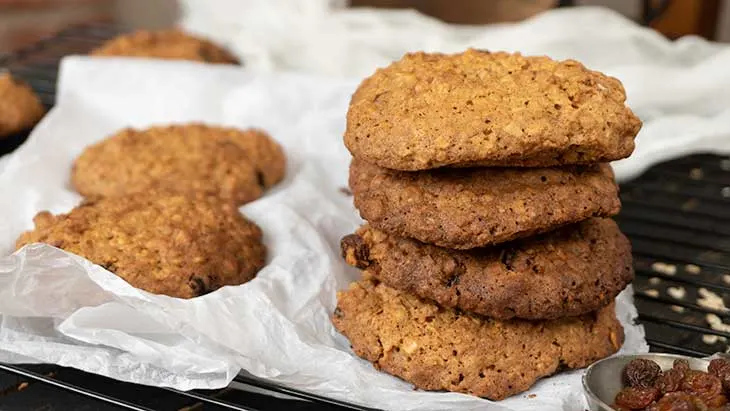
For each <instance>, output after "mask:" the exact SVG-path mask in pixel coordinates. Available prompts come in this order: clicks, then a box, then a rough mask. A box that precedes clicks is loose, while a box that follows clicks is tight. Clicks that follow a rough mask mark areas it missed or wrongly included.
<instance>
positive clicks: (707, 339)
mask: <svg viewBox="0 0 730 411" xmlns="http://www.w3.org/2000/svg"><path fill="white" fill-rule="evenodd" d="M719 339H720V338H719V337H718V336H717V335H712V334H704V335H703V336H702V342H703V343H705V344H707V345H713V344H716V343H717V341H718V340H719Z"/></svg>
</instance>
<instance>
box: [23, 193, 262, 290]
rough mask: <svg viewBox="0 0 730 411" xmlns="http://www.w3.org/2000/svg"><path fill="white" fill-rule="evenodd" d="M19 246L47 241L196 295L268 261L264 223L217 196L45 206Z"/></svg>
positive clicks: (133, 277) (152, 286) (158, 286)
mask: <svg viewBox="0 0 730 411" xmlns="http://www.w3.org/2000/svg"><path fill="white" fill-rule="evenodd" d="M34 222H35V229H34V230H32V231H28V232H26V233H24V234H23V235H21V236H20V238H19V239H18V241H17V247H18V248H20V247H22V246H23V245H26V244H29V243H35V242H41V243H47V244H50V245H52V246H55V247H58V248H61V249H64V250H66V251H69V252H71V253H74V254H77V255H80V256H82V257H84V258H86V259H88V260H90V261H92V262H93V263H95V264H98V265H101V266H103V267H104V268H106V269H107V270H109V271H111V272H113V273H115V274H116V275H118V276H119V277H121V278H123V279H124V280H125V281H127V282H128V283H130V284H131V285H133V286H135V287H137V288H141V289H143V290H146V291H149V292H152V293H156V294H165V295H169V296H172V297H179V298H191V297H197V296H200V295H203V294H205V293H208V292H211V291H214V290H216V289H218V288H220V287H222V286H225V285H238V284H243V283H245V282H247V281H249V280H251V279H252V278H254V276H255V275H256V273H257V272H258V271H259V269H261V267H263V265H264V262H265V258H266V248H265V246H264V245H263V243H262V242H261V236H262V233H261V229H260V228H259V227H258V226H257V225H256V224H254V223H253V222H251V221H249V220H247V219H246V218H245V217H243V216H242V215H241V214H240V213H239V212H238V210H237V209H236V208H235V207H234V206H233V205H231V204H230V203H227V202H222V201H220V200H218V199H216V198H213V197H204V196H198V197H197V198H194V199H193V198H189V197H186V196H182V195H169V194H156V193H144V194H140V195H135V196H128V197H120V198H111V199H104V200H98V201H94V202H87V203H84V204H82V205H80V206H78V207H76V208H74V209H73V210H71V212H69V213H68V214H60V215H57V216H53V215H51V214H50V213H48V212H45V211H44V212H41V213H38V215H36V217H35V218H34Z"/></svg>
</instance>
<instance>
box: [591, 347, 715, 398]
mask: <svg viewBox="0 0 730 411" xmlns="http://www.w3.org/2000/svg"><path fill="white" fill-rule="evenodd" d="M636 358H644V359H647V360H652V361H654V362H656V363H657V364H659V367H661V369H662V371H663V370H667V369H670V368H672V364H673V363H674V360H679V359H682V360H687V361H689V368H690V369H693V370H699V371H707V366H708V365H709V364H710V360H706V359H702V358H694V357H687V356H684V355H674V354H651V353H649V354H634V355H618V356H615V357H610V358H606V359H603V360H601V361H598V362H596V363H594V364H593V365H591V366H590V367H588V370H586V373H585V374H584V375H583V391H584V392H585V395H586V400H587V401H588V407H589V409H590V410H591V411H614V409H613V408H611V405H610V404H613V400H614V398H616V394H618V392H619V391H621V388H622V384H621V373H622V371H623V369H624V367H626V364H628V363H629V362H630V361H631V360H634V359H636Z"/></svg>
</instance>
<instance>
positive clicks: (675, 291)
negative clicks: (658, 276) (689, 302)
mask: <svg viewBox="0 0 730 411" xmlns="http://www.w3.org/2000/svg"><path fill="white" fill-rule="evenodd" d="M667 294H669V295H670V296H672V297H674V298H676V299H677V300H681V299H682V298H684V296H685V295H687V290H685V289H684V287H669V288H667Z"/></svg>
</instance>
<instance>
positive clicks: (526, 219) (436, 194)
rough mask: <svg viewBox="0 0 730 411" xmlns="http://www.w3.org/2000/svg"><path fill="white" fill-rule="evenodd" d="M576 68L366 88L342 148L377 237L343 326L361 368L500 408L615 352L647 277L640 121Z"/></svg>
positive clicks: (433, 74)
mask: <svg viewBox="0 0 730 411" xmlns="http://www.w3.org/2000/svg"><path fill="white" fill-rule="evenodd" d="M625 99H626V95H625V92H624V89H623V87H622V85H621V83H620V82H619V81H618V80H616V79H614V78H611V77H608V76H605V75H603V74H601V73H598V72H595V71H591V70H588V69H586V68H585V67H584V66H583V65H581V64H580V63H578V62H575V61H562V62H558V61H554V60H551V59H549V58H547V57H524V56H521V55H519V54H508V53H490V52H486V51H478V50H468V51H466V52H464V53H460V54H454V55H444V54H426V53H415V54H408V55H406V56H405V57H404V58H403V59H401V60H400V61H398V62H396V63H394V64H392V65H390V66H389V67H387V68H385V69H380V70H378V71H377V72H376V73H375V74H374V75H372V76H371V77H369V78H367V79H365V80H364V81H363V82H362V84H361V85H360V87H359V88H358V89H357V91H356V92H355V94H354V95H353V97H352V102H351V105H350V108H349V111H348V115H347V131H346V133H345V144H346V145H347V147H348V149H349V150H350V152H351V153H352V154H353V156H354V160H353V161H352V164H351V166H350V186H351V189H352V192H353V195H354V202H355V206H356V207H357V208H358V210H359V211H360V214H361V216H362V217H363V218H364V219H365V220H367V224H365V225H364V226H362V227H361V228H360V229H358V230H357V232H356V233H355V234H352V235H348V236H346V237H345V238H343V239H342V250H343V255H344V256H345V258H346V260H347V262H348V263H349V264H351V265H354V266H356V267H358V268H360V269H362V270H363V278H362V279H361V280H360V281H359V282H356V283H353V284H352V285H351V286H350V288H349V289H348V290H347V291H344V292H342V293H340V295H339V296H338V307H337V310H336V312H335V314H334V318H333V321H334V324H335V326H336V327H337V329H338V330H339V331H341V332H342V333H343V334H344V335H346V336H347V337H348V338H349V340H350V342H351V344H352V347H353V350H354V351H355V353H356V354H357V355H359V356H361V357H363V358H365V359H366V360H368V361H371V362H372V363H373V364H374V365H375V366H376V367H377V368H379V369H381V370H383V371H385V372H388V373H390V374H393V375H396V376H398V377H401V378H403V379H404V380H406V381H409V382H411V383H413V384H415V385H416V386H417V387H419V388H423V389H429V390H449V391H458V392H465V393H470V394H474V395H478V396H482V397H487V398H490V399H503V398H505V397H508V396H510V395H513V394H516V393H519V392H521V391H525V390H527V389H528V388H529V387H530V386H532V385H533V384H534V383H535V381H537V380H538V379H539V378H541V377H545V376H548V375H551V374H554V373H555V372H557V371H559V370H561V369H565V368H581V367H584V366H586V365H588V364H590V363H591V362H594V361H596V360H598V359H600V358H603V357H606V356H608V355H610V354H612V353H614V352H616V351H617V350H618V349H619V347H620V346H621V344H622V341H623V329H622V328H621V325H620V323H619V322H618V320H617V319H616V315H615V309H614V299H615V297H616V296H617V295H618V293H619V292H620V291H621V290H623V289H624V288H625V287H626V286H627V285H628V284H629V283H630V282H631V280H632V278H633V270H632V264H631V249H630V244H629V242H628V240H627V239H626V238H625V237H624V236H623V234H621V232H620V231H619V229H618V227H617V226H616V224H615V223H614V222H613V220H611V219H610V218H609V217H611V216H613V215H615V214H616V213H618V211H619V209H620V201H619V198H618V188H617V186H616V183H615V181H614V176H613V173H612V171H611V167H610V165H609V164H608V163H607V162H609V161H612V160H618V159H621V158H625V157H627V156H629V155H630V154H631V152H632V151H633V149H634V137H635V136H636V134H637V133H638V131H639V128H640V127H641V122H640V121H639V119H638V118H637V117H636V116H634V114H633V113H632V112H631V110H630V109H629V108H627V107H626V106H625Z"/></svg>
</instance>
